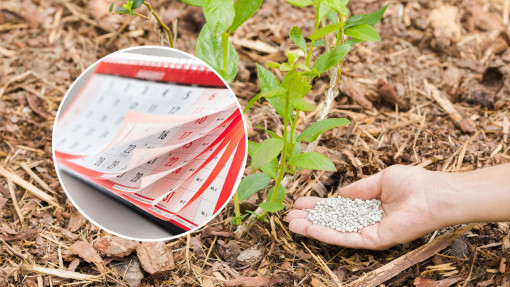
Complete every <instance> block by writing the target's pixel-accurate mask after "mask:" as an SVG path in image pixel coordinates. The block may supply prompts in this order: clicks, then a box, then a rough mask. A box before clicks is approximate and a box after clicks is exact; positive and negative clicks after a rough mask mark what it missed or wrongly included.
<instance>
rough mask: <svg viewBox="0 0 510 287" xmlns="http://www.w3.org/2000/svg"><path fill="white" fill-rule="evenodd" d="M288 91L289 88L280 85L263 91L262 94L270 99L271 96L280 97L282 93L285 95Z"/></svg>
mask: <svg viewBox="0 0 510 287" xmlns="http://www.w3.org/2000/svg"><path fill="white" fill-rule="evenodd" d="M286 92H287V90H286V89H285V88H283V87H278V88H276V89H274V90H271V91H267V92H263V93H262V94H261V95H260V96H261V97H264V98H266V99H270V98H274V97H279V96H281V95H284V94H285V93H286Z"/></svg>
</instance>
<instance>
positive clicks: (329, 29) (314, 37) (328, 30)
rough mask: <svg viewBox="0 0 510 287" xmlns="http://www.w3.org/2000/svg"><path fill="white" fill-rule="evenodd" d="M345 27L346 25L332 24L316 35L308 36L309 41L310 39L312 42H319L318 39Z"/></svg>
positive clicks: (321, 29)
mask: <svg viewBox="0 0 510 287" xmlns="http://www.w3.org/2000/svg"><path fill="white" fill-rule="evenodd" d="M343 25H344V23H337V24H331V25H328V26H326V27H323V28H320V29H319V30H317V31H315V33H313V34H312V35H310V36H308V39H310V40H312V41H315V40H318V39H320V38H322V37H324V36H326V35H327V34H329V33H331V32H333V31H336V30H338V29H340V28H341V27H342V26H343Z"/></svg>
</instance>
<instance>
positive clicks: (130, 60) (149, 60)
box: [103, 53, 214, 74]
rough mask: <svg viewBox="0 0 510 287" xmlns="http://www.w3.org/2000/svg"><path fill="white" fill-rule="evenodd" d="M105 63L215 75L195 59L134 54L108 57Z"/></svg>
mask: <svg viewBox="0 0 510 287" xmlns="http://www.w3.org/2000/svg"><path fill="white" fill-rule="evenodd" d="M103 62H105V63H111V64H120V65H136V66H143V67H152V68H164V69H171V70H179V71H182V70H186V71H196V72H202V73H206V74H214V72H213V71H212V70H211V69H209V68H208V67H207V66H206V65H204V64H203V63H202V62H200V61H198V60H195V59H191V58H190V59H184V58H172V57H162V56H153V55H142V54H133V53H117V54H112V55H110V56H108V57H107V58H106V59H105V60H104V61H103Z"/></svg>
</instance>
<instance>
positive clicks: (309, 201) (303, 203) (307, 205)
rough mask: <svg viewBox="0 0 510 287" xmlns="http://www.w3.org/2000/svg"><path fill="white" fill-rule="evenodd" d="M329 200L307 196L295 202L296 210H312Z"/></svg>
mask: <svg viewBox="0 0 510 287" xmlns="http://www.w3.org/2000/svg"><path fill="white" fill-rule="evenodd" d="M326 199H327V198H321V197H316V196H305V197H300V198H298V199H297V200H296V202H294V208H297V209H312V208H314V207H315V205H316V204H317V202H319V201H323V200H326Z"/></svg>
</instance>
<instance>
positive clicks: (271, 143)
mask: <svg viewBox="0 0 510 287" xmlns="http://www.w3.org/2000/svg"><path fill="white" fill-rule="evenodd" d="M282 148H283V140H282V139H278V138H270V139H268V140H265V141H263V142H262V143H261V144H260V146H259V148H257V150H255V152H254V153H253V156H252V161H251V166H252V169H253V170H254V171H256V170H258V169H259V168H260V167H261V166H264V165H266V164H268V163H269V162H270V161H271V160H273V159H274V158H276V157H277V156H278V155H279V154H280V152H281V151H282Z"/></svg>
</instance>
